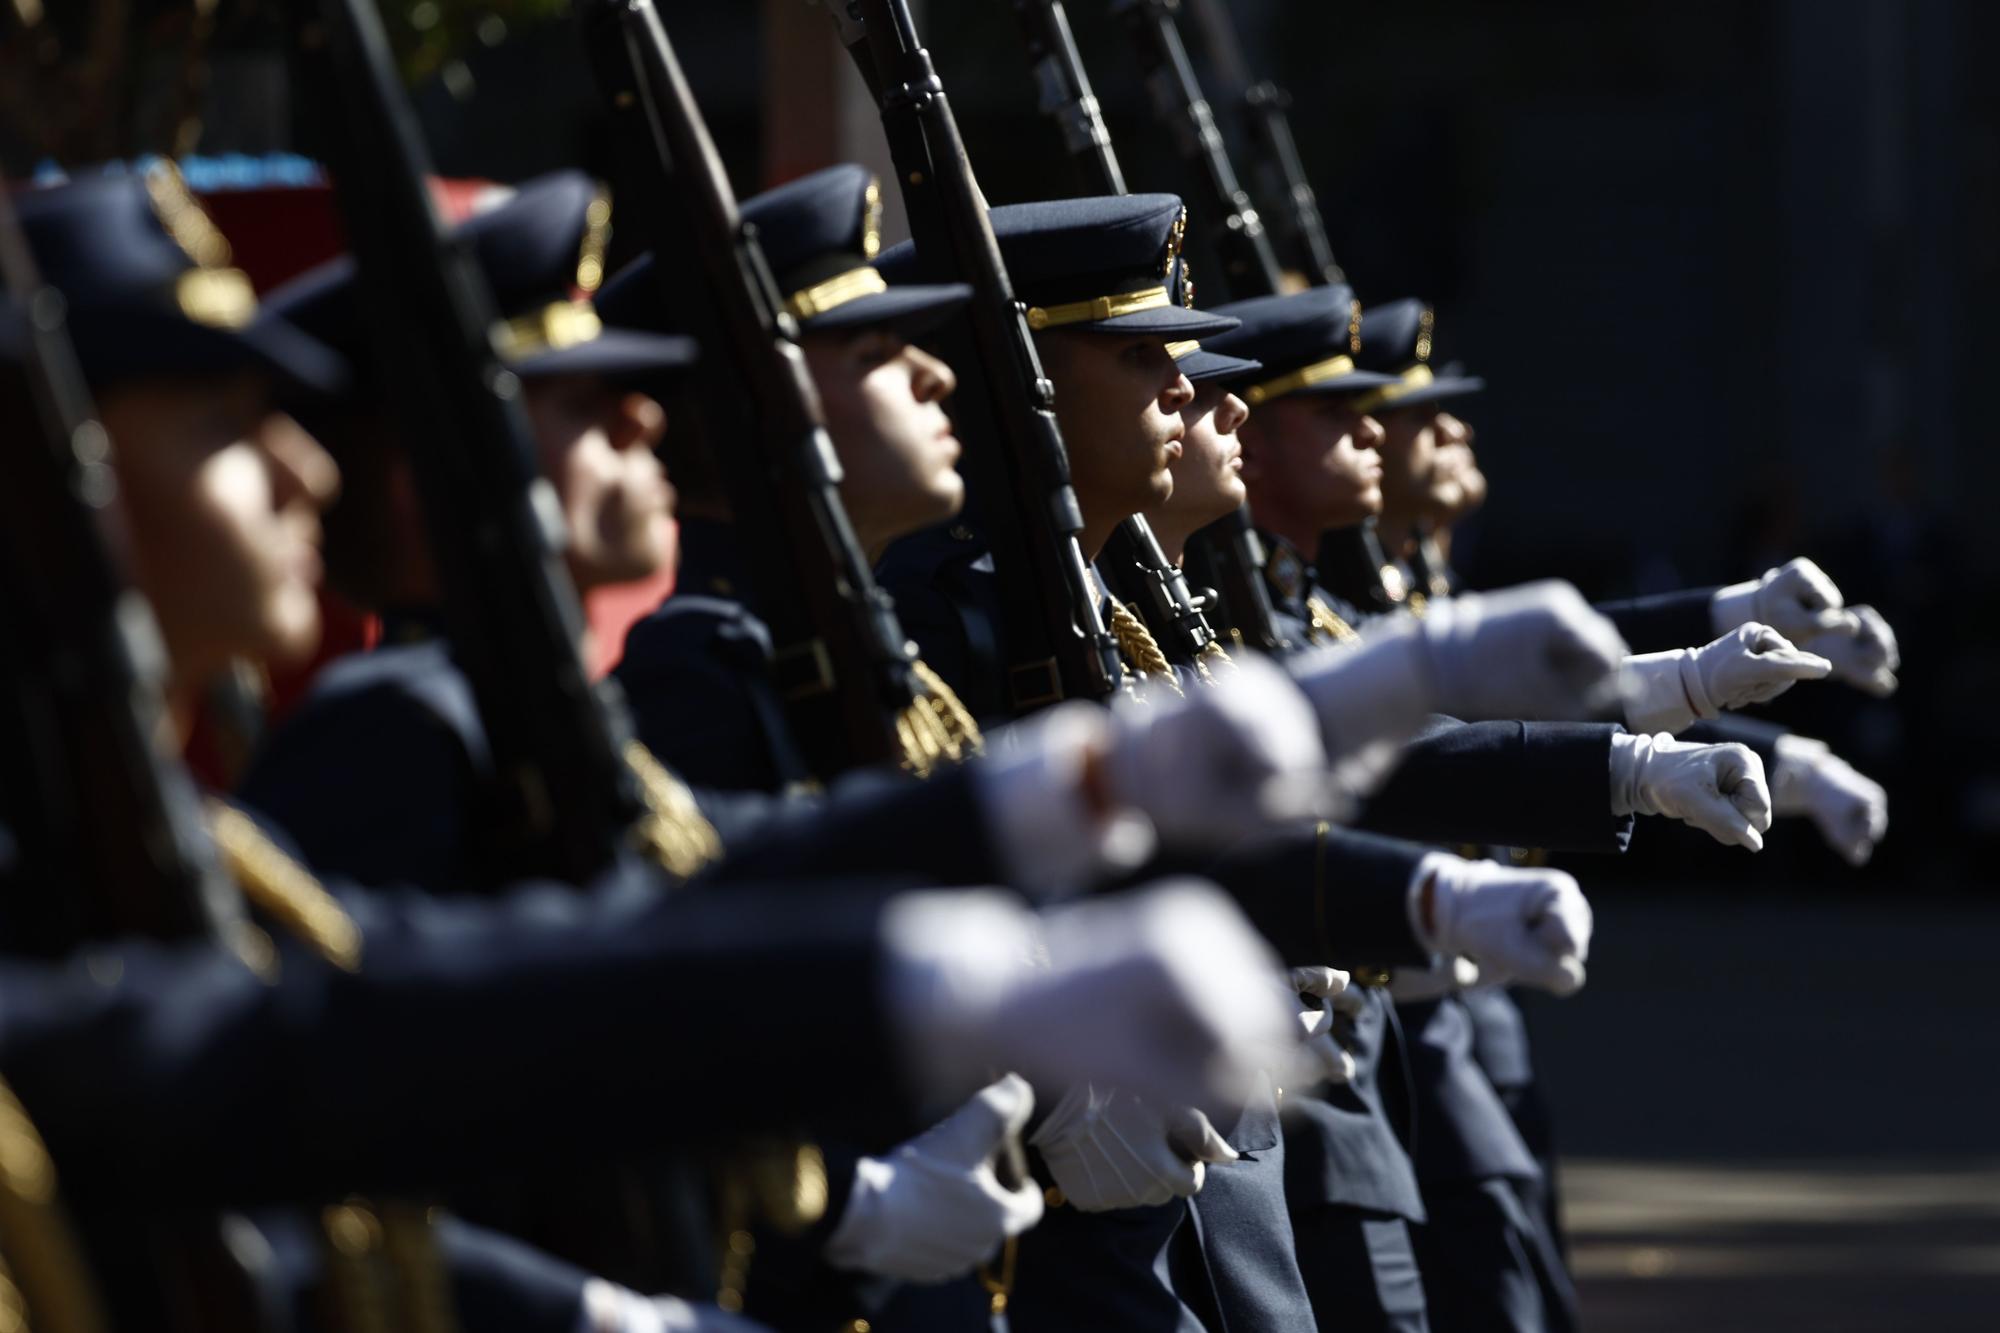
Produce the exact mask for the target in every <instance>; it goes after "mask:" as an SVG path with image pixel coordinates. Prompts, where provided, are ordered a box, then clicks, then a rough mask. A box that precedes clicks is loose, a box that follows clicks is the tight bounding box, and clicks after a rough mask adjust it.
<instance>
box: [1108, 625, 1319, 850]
mask: <svg viewBox="0 0 2000 1333" xmlns="http://www.w3.org/2000/svg"><path fill="white" fill-rule="evenodd" d="M1112 720H1113V725H1112V733H1111V737H1110V740H1109V743H1108V745H1107V748H1106V751H1105V754H1104V774H1105V780H1106V786H1107V788H1108V791H1109V795H1110V796H1111V798H1112V799H1113V800H1114V801H1116V802H1118V803H1119V804H1121V805H1125V806H1129V807H1131V808H1132V809H1135V810H1138V811H1140V812H1141V813H1143V814H1145V815H1146V816H1147V817H1148V818H1149V819H1151V820H1152V822H1153V827H1154V828H1155V829H1156V830H1157V831H1158V833H1159V836H1160V838H1161V840H1162V841H1164V842H1167V843H1169V844H1176V845H1180V846H1188V845H1194V846H1206V847H1214V846H1220V845H1224V844H1226V843H1230V842H1234V841H1237V840H1239V839H1241V838H1243V837H1244V836H1246V835H1248V834H1251V833H1256V832H1259V831H1262V830H1265V829H1268V828H1270V827H1272V826H1273V825H1275V824H1281V823H1290V822H1294V821H1297V820H1300V819H1329V818H1336V817H1338V816H1340V815H1341V814H1343V813H1344V811H1343V810H1342V809H1341V808H1340V807H1339V806H1338V805H1337V804H1336V803H1335V801H1334V799H1333V795H1334V793H1333V788H1332V785H1331V783H1330V782H1329V781H1328V778H1327V757H1326V747H1325V745H1324V744H1323V743H1322V741H1321V740H1320V731H1319V726H1318V724H1317V722H1316V721H1315V719H1314V715H1313V709H1312V705H1311V704H1309V703H1308V702H1307V701H1306V697H1305V695H1303V694H1301V693H1300V692H1299V689H1298V687H1297V686H1296V685H1294V684H1293V683H1292V680H1291V678H1290V677H1289V676H1287V675H1286V674H1285V672H1284V671H1283V670H1281V669H1279V668H1278V667H1277V666H1274V665H1273V664H1271V663H1270V662H1269V661H1266V660H1265V659H1264V658H1262V657H1260V656H1258V655H1257V654H1255V653H1246V654H1245V655H1244V656H1243V657H1242V658H1240V659H1239V660H1238V662H1237V669H1236V670H1235V671H1233V672H1231V673H1229V674H1228V675H1227V676H1226V677H1224V678H1222V679H1219V680H1218V681H1217V682H1216V683H1215V684H1214V685H1213V686H1209V687H1206V688H1202V689H1195V690H1191V691H1189V693H1188V697H1187V698H1186V699H1174V698H1171V697H1169V698H1166V699H1159V700H1155V701H1153V702H1150V703H1138V702H1135V701H1132V700H1120V701H1119V703H1118V704H1117V706H1116V707H1114V709H1113V711H1112Z"/></svg>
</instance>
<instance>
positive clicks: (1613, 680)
mask: <svg viewBox="0 0 2000 1333" xmlns="http://www.w3.org/2000/svg"><path fill="white" fill-rule="evenodd" d="M1421 636H1422V638H1423V641H1424V644H1425V646H1426V648H1427V649H1428V652H1427V654H1426V664H1427V666H1428V667H1429V674H1430V680H1431V682H1432V684H1433V687H1434V694H1433V696H1432V708H1431V711H1432V712H1437V713H1449V714H1451V716H1453V717H1456V718H1462V719H1464V720H1465V721H1468V722H1475V721H1486V720H1490V719H1494V718H1501V719H1505V718H1521V717H1526V718H1568V717H1579V716H1584V715H1587V714H1589V713H1591V712H1594V711H1595V710H1596V709H1598V708H1600V707H1602V706H1604V705H1605V704H1608V703H1610V702H1611V701H1612V699H1614V698H1615V697H1616V696H1617V690H1618V684H1617V671H1618V665H1619V663H1620V662H1622V661H1623V660H1624V658H1625V656H1626V651H1625V641H1624V640H1623V639H1621V638H1620V637H1619V636H1618V631H1617V629H1616V628H1615V627H1614V626H1613V625H1612V623H1611V622H1610V621H1609V620H1606V619H1605V618H1604V617H1603V616H1601V615H1599V614H1598V613H1597V612H1595V611H1593V610H1591V608H1590V604H1589V603H1587V602H1585V601H1584V600H1583V594H1581V593H1579V592H1578V591H1577V590H1576V589H1575V588H1573V587H1571V586H1570V585H1569V584H1567V583H1563V582H1560V581H1557V580H1554V579H1550V580H1546V581H1544V582H1541V583H1528V584H1523V585H1522V586H1521V587H1518V588H1509V589H1507V590H1505V591H1503V592H1494V593H1483V594H1466V595H1464V596H1460V597H1452V598H1449V599H1446V600H1441V601H1436V602H1432V603H1431V606H1430V612H1429V614H1427V615H1426V616H1425V617H1424V619H1423V621H1422V623H1421Z"/></svg>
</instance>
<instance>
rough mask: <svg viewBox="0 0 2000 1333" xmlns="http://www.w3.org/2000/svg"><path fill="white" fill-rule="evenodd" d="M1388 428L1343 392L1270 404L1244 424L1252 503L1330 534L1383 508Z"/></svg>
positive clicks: (1300, 396)
mask: <svg viewBox="0 0 2000 1333" xmlns="http://www.w3.org/2000/svg"><path fill="white" fill-rule="evenodd" d="M1381 442H1382V426H1381V423H1379V422H1377V421H1376V420H1375V419H1374V418H1373V417H1370V416H1366V415H1364V414H1362V413H1360V412H1356V411H1355V410H1354V409H1353V407H1352V405H1351V403H1350V400H1348V399H1347V398H1346V397H1344V396H1342V395H1338V394H1295V395H1292V396H1290V397H1286V398H1280V399H1278V400H1276V401H1275V402H1270V403H1265V404H1263V405H1262V406H1260V407H1258V408H1257V409H1256V410H1255V412H1253V413H1252V415H1251V418H1250V420H1249V421H1248V422H1247V423H1246V424H1245V425H1244V427H1243V447H1244V455H1243V480H1244V482H1245V484H1247V485H1248V486H1249V488H1250V505H1251V508H1253V509H1257V510H1260V511H1262V510H1265V509H1270V510H1272V511H1273V512H1285V513H1288V514H1292V515H1295V516H1296V520H1297V522H1298V523H1299V524H1300V525H1301V526H1309V527H1311V528H1313V530H1314V531H1317V532H1324V531H1326V530H1327V529H1329V528H1344V527H1348V526H1351V525H1352V524H1355V523H1359V522H1361V521H1362V520H1363V519H1366V518H1370V517H1373V516H1374V515H1376V514H1379V513H1381V512H1382V456H1381V454H1379V453H1378V452H1376V448H1377V446H1378V445H1379V444H1381Z"/></svg>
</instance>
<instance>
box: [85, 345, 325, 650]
mask: <svg viewBox="0 0 2000 1333" xmlns="http://www.w3.org/2000/svg"><path fill="white" fill-rule="evenodd" d="M98 407H99V410H100V412H101V414H102V416H103V421H104V425H105V427H106V429H108V430H109V431H110V433H111V437H112V440H113V442H114V446H115V449H116V457H117V460H118V464H117V465H118V480H119V486H120V488H121V493H122V496H123V506H124V513H125V517H126V520H127V524H128V527H129V530H130V533H131V538H132V554H133V565H134V569H133V575H134V577H135V579H136V580H137V582H138V585H139V588H140V590H141V591H143V592H144V593H145V594H146V596H147V598H148V599H149V600H150V601H151V602H152V603H153V609H154V611H155V612H156V613H157V614H158V617H159V621H160V629H161V633H162V634H163V635H164V636H165V638H166V642H167V651H168V653H169V655H170V656H171V658H172V661H173V670H174V678H175V680H176V682H177V683H180V684H184V685H194V684H199V683H201V682H203V681H205V680H207V679H208V678H210V677H211V676H212V675H214V674H215V673H216V672H218V671H219V670H221V669H222V668H223V667H224V666H225V665H226V664H227V663H228V661H229V659H230V658H232V657H242V658H247V659H249V660H251V661H253V662H264V663H270V664H274V665H287V664H291V663H296V662H299V661H302V660H304V659H305V658H306V657H307V656H309V655H310V654H311V653H312V651H313V650H314V649H315V648H316V647H317V646H318V644H319V633H320V611H319V600H318V597H317V591H318V587H319V582H320V569H321V565H320V549H319V547H320V513H321V511H322V510H324V509H325V508H326V506H327V505H328V504H330V503H331V502H332V500H333V498H334V496H335V495H336V494H338V492H339V490H340V472H339V470H338V469H337V468H336V467H335V466H334V462H333V459H332V458H331V457H330V456H329V455H328V454H327V452H326V451H325V450H324V449H322V448H321V447H320V446H319V442H318V441H316V440H315V439H313V437H312V436H311V435H309V434H307V433H306V432H305V430H304V429H302V428H301V427H300V426H299V424H298V423H297V422H295V421H293V420H292V419H291V418H290V417H289V416H286V415H285V414H284V413H282V412H280V411H278V410H277V409H276V408H275V406H274V405H273V398H272V393H271V387H270V384H269V383H268V381H267V380H266V379H265V378H264V377H263V376H262V375H259V374H249V373H244V374H236V375H229V376H218V377H210V378H206V379H191V378H187V377H177V378H174V379H165V378H161V379H145V380H134V381H129V382H127V383H124V384H120V385H117V386H115V387H113V388H110V389H108V390H106V391H105V392H103V393H102V394H101V395H100V396H99V400H98Z"/></svg>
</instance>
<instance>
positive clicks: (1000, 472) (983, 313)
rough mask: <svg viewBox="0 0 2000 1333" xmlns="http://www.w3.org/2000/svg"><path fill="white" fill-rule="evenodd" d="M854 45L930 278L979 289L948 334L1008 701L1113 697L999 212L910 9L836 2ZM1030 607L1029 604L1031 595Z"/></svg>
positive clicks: (1108, 659)
mask: <svg viewBox="0 0 2000 1333" xmlns="http://www.w3.org/2000/svg"><path fill="white" fill-rule="evenodd" d="M828 12H829V13H830V14H831V15H832V16H833V20H834V24H835V26H836V28H837V30H838V31H839V33H840V38H841V42H842V44H843V45H845V46H846V47H847V51H848V54H849V55H850V56H851V57H853V59H854V63H855V65H856V67H857V68H859V69H860V71H861V75H862V78H863V79H864V80H865V81H866V82H867V84H868V86H869V88H870V90H871V91H872V92H873V93H874V95H875V97H876V100H877V101H878V102H879V103H880V105H881V109H882V128H883V130H884V131H885V132H886V134H887V136H888V141H889V151H890V154H891V156H892V157H893V158H894V160H895V163H896V175H897V179H898V180H899V182H900V183H901V187H902V191H903V199H904V203H905V204H906V205H907V208H908V211H909V216H910V226H911V230H912V232H913V233H914V235H915V239H916V247H917V254H918V257H919V261H920V263H921V264H922V266H923V267H924V268H925V269H926V270H927V276H930V277H932V278H934V279H935V280H938V281H951V280H958V281H964V282H967V283H969V284H970V285H971V287H972V289H973V294H972V301H971V303H970V306H969V307H968V310H967V316H968V318H967V319H966V320H965V321H964V322H962V323H961V322H958V321H954V322H953V323H952V324H951V325H949V326H947V327H946V329H945V330H944V331H943V332H942V333H941V334H940V338H939V341H940V343H941V344H942V346H943V349H944V351H945V357H946V360H948V361H951V362H952V363H953V364H954V365H957V366H959V367H961V368H968V367H970V366H972V365H975V364H977V365H979V366H981V367H983V368H984V370H985V374H984V375H981V376H971V375H967V376H966V377H965V379H963V380H962V381H961V382H960V386H959V399H960V407H959V411H957V412H956V413H954V415H953V419H954V422H955V424H956V426H957V428H958V431H959V434H960V436H961V438H963V439H964V441H965V454H964V467H965V469H966V472H967V482H968V490H969V492H970V495H969V497H968V498H969V503H970V504H971V505H972V506H973V507H974V508H976V509H977V510H978V511H979V517H980V521H981V526H982V528H983V530H984V536H985V537H986V539H987V542H988V544H989V548H990V549H991V551H992V554H993V563H994V567H995V568H996V569H997V570H998V571H999V572H1000V575H1001V577H1002V578H1003V579H1006V580H1008V581H1009V583H1010V585H1011V586H1012V587H1013V588H1014V589H1015V590H1016V592H1017V595H1014V596H1009V597H1006V598H1003V599H1002V600H1001V625H1000V637H1001V650H1002V652H1003V653H1004V655H1005V674H1006V688H1005V694H1006V702H1007V704H1008V706H1009V707H1011V708H1012V709H1013V710H1014V711H1015V712H1016V713H1023V712H1027V711H1030V710H1032V709H1034V708H1038V707H1040V706H1042V705H1044V704H1049V703H1053V702H1055V701H1056V700H1058V699H1062V698H1065V697H1081V698H1096V699H1102V698H1107V697H1109V696H1110V695H1111V693H1112V692H1113V691H1114V690H1116V689H1117V688H1118V686H1119V684H1120V681H1121V679H1122V671H1121V668H1120V664H1119V660H1118V647H1117V643H1116V641H1115V640H1114V639H1113V638H1112V637H1111V635H1110V633H1109V632H1108V631H1107V630H1106V629H1105V626H1104V619H1103V616H1102V614H1101V613H1100V611H1099V609H1098V604H1097V598H1096V596H1095V594H1094V593H1093V592H1092V590H1091V585H1090V577H1089V573H1088V571H1087V569H1086V567H1085V564H1084V559H1083V552H1082V549H1081V548H1080V547H1079V546H1078V543H1077V534H1078V532H1080V531H1081V530H1082V528H1083V515H1082V512H1081V511H1080V510H1079V509H1078V507H1077V502H1076V493H1075V492H1074V491H1072V490H1071V489H1070V484H1069V455H1068V453H1067V452H1066V451H1065V450H1064V447H1063V440H1062V432H1061V431H1060V430H1059V429H1058V428H1057V426H1056V418H1055V407H1054V397H1055V395H1054V389H1053V387H1052V386H1051V385H1050V384H1049V381H1048V379H1047V377H1045V376H1044V375H1043V374H1042V367H1041V360H1040V358H1039V357H1038V356H1037V355H1036V352H1035V344H1034V339H1033V338H1032V337H1031V336H1030V334H1029V332H1028V324H1027V317H1026V315H1025V313H1024V308H1023V307H1022V306H1021V304H1020V303H1019V302H1018V301H1016V300H1015V299H1014V289H1013V283H1012V281H1011V279H1009V277H1008V276H1007V268H1006V265H1005V264H1004V263H1003V262H1002V260H1001V258H1000V246H999V243H998V242H997V241H996V240H995V239H994V237H993V227H992V224H991V223H990V222H989V221H988V219H987V216H986V200H985V198H984V196H983V195H982V194H981V193H980V190H979V183H978V181H977V180H976V179H975V178H974V176H973V173H972V164H971V162H970V161H969V160H967V158H966V155H965V144H964V141H963V140H962V139H961V138H960V137H959V133H958V123H957V121H956V120H955V119H954V117H953V116H952V111H951V104H950V103H949V102H948V101H947V100H946V99H945V93H944V84H943V82H942V81H940V80H939V78H938V76H937V71H936V69H935V68H934V67H933V66H932V64H931V58H930V53H929V52H928V51H926V50H925V49H924V47H923V45H922V43H921V42H920V41H919V40H918V37H917V32H916V24H915V22H914V21H913V20H912V19H911V17H910V10H909V5H908V3H907V0H828ZM1023 592H1024V593H1025V594H1026V595H1025V596H1023V595H1019V594H1020V593H1023Z"/></svg>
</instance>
